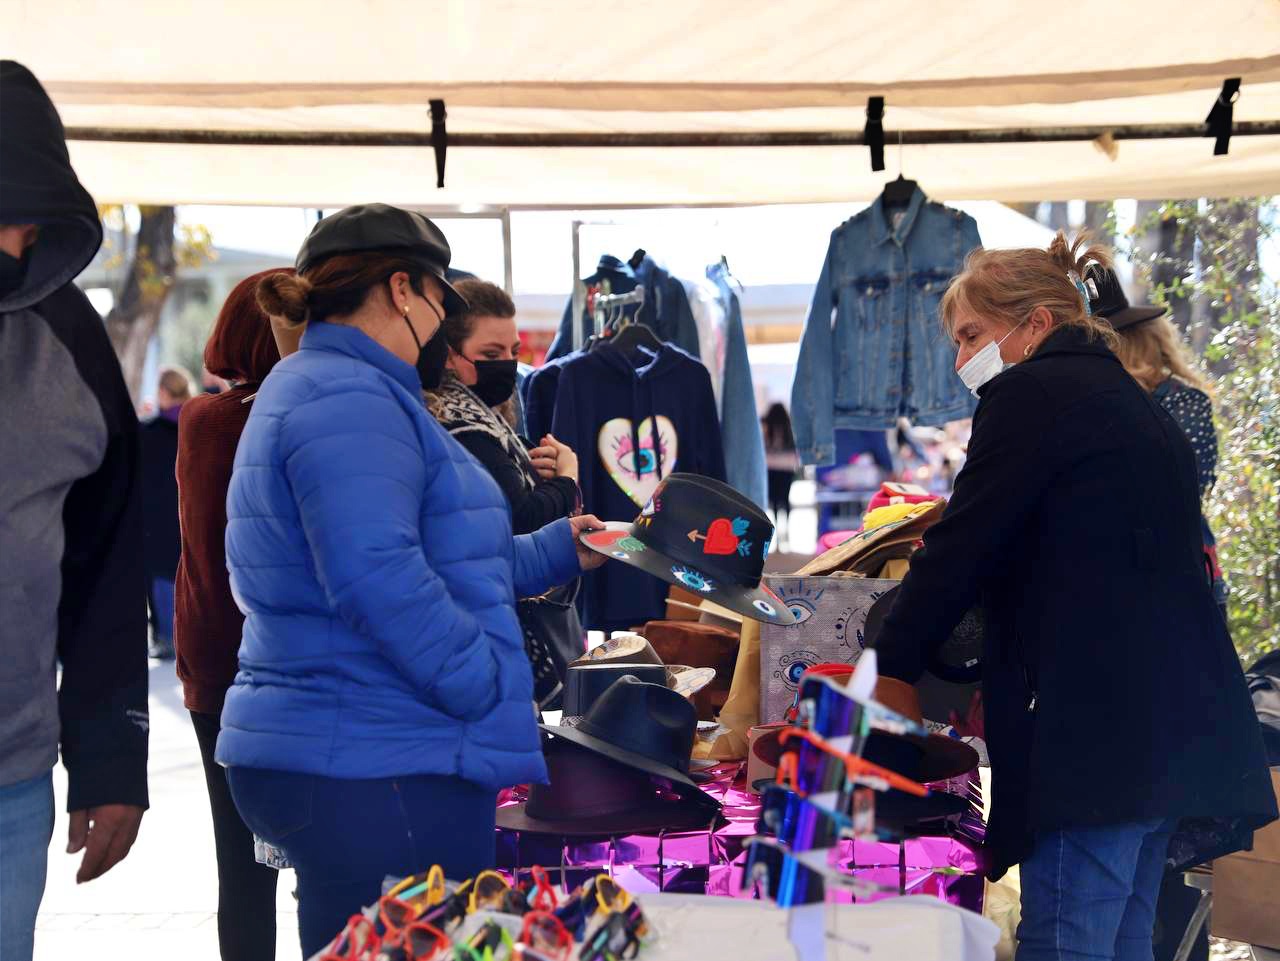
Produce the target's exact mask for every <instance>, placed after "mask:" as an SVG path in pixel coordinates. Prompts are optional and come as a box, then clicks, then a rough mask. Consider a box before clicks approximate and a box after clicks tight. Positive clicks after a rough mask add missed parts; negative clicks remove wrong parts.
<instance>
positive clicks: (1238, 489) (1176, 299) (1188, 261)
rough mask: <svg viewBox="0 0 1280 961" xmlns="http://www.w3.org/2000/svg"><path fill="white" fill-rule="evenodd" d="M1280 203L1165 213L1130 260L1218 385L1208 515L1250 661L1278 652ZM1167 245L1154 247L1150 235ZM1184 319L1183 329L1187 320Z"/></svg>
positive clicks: (1169, 206)
mask: <svg viewBox="0 0 1280 961" xmlns="http://www.w3.org/2000/svg"><path fill="white" fill-rule="evenodd" d="M1278 215H1280V207H1277V204H1276V198H1245V199H1231V200H1215V201H1199V202H1197V201H1178V202H1169V203H1165V204H1161V205H1160V206H1159V207H1158V208H1157V209H1156V210H1155V211H1154V212H1153V213H1152V215H1151V216H1149V217H1147V218H1145V219H1143V220H1142V221H1140V222H1139V223H1138V224H1137V225H1136V226H1135V228H1134V232H1133V240H1134V243H1133V245H1132V249H1131V250H1130V255H1131V257H1132V258H1133V260H1134V262H1135V266H1137V267H1138V268H1139V270H1140V271H1142V272H1143V273H1144V274H1145V276H1146V277H1147V278H1149V279H1151V280H1152V281H1153V283H1152V287H1151V296H1152V298H1153V300H1154V302H1156V303H1160V304H1163V305H1166V306H1168V307H1170V308H1171V310H1173V312H1174V316H1175V317H1176V318H1178V319H1179V320H1180V321H1182V322H1183V323H1184V324H1185V327H1186V333H1187V335H1188V339H1189V341H1190V342H1191V343H1192V344H1193V345H1194V346H1196V347H1198V348H1200V349H1201V350H1202V361H1203V363H1204V366H1205V367H1206V369H1207V372H1208V373H1209V374H1210V376H1211V378H1212V381H1213V385H1214V407H1215V414H1216V422H1217V426H1218V439H1219V448H1220V450H1219V458H1218V483H1217V486H1216V487H1215V488H1214V491H1213V494H1212V496H1211V499H1210V502H1209V504H1208V505H1207V508H1206V513H1207V516H1208V518H1209V523H1210V526H1211V527H1212V528H1213V529H1214V532H1215V533H1216V535H1217V538H1218V550H1219V555H1220V557H1221V560H1222V566H1223V570H1224V572H1225V574H1226V577H1227V582H1228V587H1229V588H1230V592H1231V593H1230V599H1229V602H1228V610H1229V617H1230V622H1231V631H1232V635H1233V637H1234V638H1235V642H1236V648H1237V649H1238V650H1239V652H1240V656H1241V659H1242V660H1243V661H1245V663H1246V664H1248V663H1251V662H1252V661H1253V660H1254V659H1255V658H1256V657H1257V656H1258V655H1259V654H1262V653H1264V652H1266V651H1270V650H1275V649H1277V648H1280V297H1278V296H1277V294H1278V291H1277V280H1278V279H1280V278H1278V277H1277V276H1276V266H1275V262H1274V261H1270V262H1269V261H1268V260H1267V255H1270V256H1271V257H1280V251H1278V250H1277V247H1276V241H1277V240H1278V239H1280V236H1278V229H1280V222H1278V220H1277V216H1278ZM1157 233H1158V234H1160V235H1163V238H1164V242H1162V243H1157V244H1150V243H1145V244H1144V242H1143V241H1144V239H1147V238H1150V237H1151V236H1152V235H1153V234H1157ZM1184 318H1185V320H1184Z"/></svg>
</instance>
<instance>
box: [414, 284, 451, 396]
mask: <svg viewBox="0 0 1280 961" xmlns="http://www.w3.org/2000/svg"><path fill="white" fill-rule="evenodd" d="M428 303H430V301H428ZM431 306H432V309H434V308H435V305H434V304H432V305H431ZM436 313H437V314H439V311H436ZM404 323H405V326H406V327H408V328H409V335H410V336H411V337H412V338H413V342H414V343H415V344H417V345H418V362H417V363H416V364H414V366H415V367H416V368H417V369H418V380H419V381H421V382H422V387H423V389H424V390H435V389H436V388H438V387H439V386H440V384H441V382H442V381H443V380H444V365H445V362H446V361H448V359H449V342H448V341H447V340H445V338H444V318H443V317H441V318H440V326H439V327H437V328H436V332H435V333H434V334H432V335H431V336H430V337H429V338H428V339H427V342H426V343H425V344H424V343H422V341H420V340H418V332H417V331H416V330H414V329H413V324H412V323H410V322H409V315H408V314H405V315H404Z"/></svg>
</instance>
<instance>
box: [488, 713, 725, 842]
mask: <svg viewBox="0 0 1280 961" xmlns="http://www.w3.org/2000/svg"><path fill="white" fill-rule="evenodd" d="M547 740H548V743H547V744H546V745H545V746H544V748H543V752H544V754H545V756H546V759H547V773H548V775H549V783H547V784H531V785H530V786H529V799H528V800H527V801H525V802H524V803H521V804H514V805H508V806H507V807H502V808H499V809H498V812H497V823H498V827H500V828H506V829H507V830H509V831H522V832H526V833H530V834H553V835H560V836H563V837H611V836H615V835H621V834H655V833H658V832H660V831H696V830H705V829H706V828H707V827H708V826H710V825H711V823H712V821H713V820H714V819H715V818H717V817H718V812H717V811H716V810H715V809H714V808H711V807H708V806H706V805H703V804H700V803H695V802H693V801H691V800H689V799H687V798H685V797H682V796H680V795H678V794H675V793H673V792H671V791H668V790H665V789H663V788H661V787H659V786H658V785H656V784H655V783H654V782H653V780H652V779H651V778H650V777H649V775H648V774H646V773H645V772H644V771H641V770H638V769H636V768H633V767H628V766H627V765H625V764H622V763H620V762H618V761H613V760H610V759H609V758H607V757H604V756H602V755H600V754H596V753H594V752H592V751H588V750H585V749H583V748H582V747H579V746H578V745H576V744H572V743H570V742H568V741H559V740H556V739H554V738H548V739H547ZM704 797H705V795H704Z"/></svg>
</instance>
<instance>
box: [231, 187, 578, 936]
mask: <svg viewBox="0 0 1280 961" xmlns="http://www.w3.org/2000/svg"><path fill="white" fill-rule="evenodd" d="M449 259H450V250H449V245H448V242H447V241H446V240H445V238H444V235H443V234H442V233H441V232H440V230H439V228H437V227H436V226H435V224H433V223H432V222H431V221H430V220H428V219H427V218H426V217H424V216H422V215H421V214H418V213H411V212H409V211H405V210H399V209H397V208H395V207H389V206H386V205H384V204H369V205H365V206H359V207H349V208H347V209H345V210H342V211H340V212H338V213H336V214H333V215H332V216H330V217H328V218H326V219H325V220H323V221H321V222H320V223H319V224H317V225H316V226H315V228H314V229H313V230H312V232H311V234H310V236H309V237H308V238H307V240H306V241H305V242H304V244H303V246H302V249H301V250H300V251H299V254H298V258H297V268H298V273H297V276H296V277H293V276H287V275H284V274H279V273H277V274H273V275H271V276H269V277H266V278H264V279H263V280H262V281H260V282H259V284H258V288H257V296H258V303H259V306H261V307H262V309H263V310H264V312H266V313H267V314H268V315H269V316H271V317H273V318H274V317H280V318H283V319H284V321H285V322H287V323H288V324H291V325H294V326H296V325H300V324H304V323H305V324H306V333H305V334H303V336H302V342H301V349H300V350H299V351H298V352H297V353H296V354H293V355H292V356H290V357H288V358H286V359H285V360H282V361H281V362H280V363H279V364H277V365H276V367H275V369H274V370H272V372H271V373H270V374H269V375H268V376H267V378H266V380H265V381H264V382H263V384H262V387H261V388H260V389H259V390H258V393H257V396H256V397H255V399H254V402H253V404H252V410H251V411H250V413H249V419H248V422H247V423H246V425H245V429H244V433H243V434H242V435H241V438H240V445H239V449H238V450H237V453H236V460H235V467H234V470H233V473H232V476H231V485H230V488H229V491H228V495H227V538H226V545H227V567H228V570H229V571H230V578H231V589H232V592H233V594H234V596H235V598H236V601H237V604H238V605H239V606H240V609H241V611H243V612H244V614H245V625H244V631H243V640H242V642H241V646H240V671H239V673H238V674H237V675H236V679H235V683H234V684H233V685H232V688H231V690H230V691H229V692H228V693H227V697H226V703H225V706H224V708H223V712H222V731H221V733H220V734H219V736H218V748H217V754H216V760H217V761H218V763H220V764H222V765H224V766H226V768H227V779H228V782H229V784H230V786H231V795H232V797H233V798H234V799H235V802H236V807H237V809H238V810H239V811H240V814H241V816H242V817H243V818H244V821H245V824H246V825H248V827H249V829H250V830H251V831H253V832H254V833H255V834H256V835H258V836H259V837H261V838H262V839H263V840H265V841H267V842H268V843H270V844H272V845H274V846H276V847H278V848H279V849H281V850H282V851H283V852H284V855H285V856H286V857H287V858H288V859H289V861H290V863H291V864H292V865H293V866H294V869H295V871H296V872H297V881H298V927H299V934H300V940H301V942H302V954H303V956H304V957H310V956H311V955H312V954H314V953H316V952H317V951H319V950H320V949H322V948H323V947H324V946H325V945H326V944H327V943H328V942H329V941H330V940H331V939H332V938H334V937H335V936H336V935H337V934H338V933H339V932H340V930H341V929H342V927H343V925H344V924H345V922H346V921H347V919H348V918H349V917H350V916H351V913H352V911H353V910H356V909H357V908H358V906H359V905H364V904H370V903H371V902H373V901H375V900H376V899H377V898H378V896H379V894H380V892H381V887H382V880H383V878H384V877H386V876H387V875H389V874H401V875H406V874H410V873H412V872H415V871H419V870H421V869H422V868H423V867H424V866H425V865H432V864H439V865H441V867H442V868H443V870H444V872H445V875H446V876H447V877H450V878H466V877H471V876H473V875H474V874H475V873H477V872H478V871H480V870H482V869H484V868H488V867H491V866H492V865H493V863H494V859H495V849H494V845H495V841H494V837H495V835H494V814H495V805H496V800H497V791H498V789H499V788H501V787H504V786H507V785H512V784H520V783H527V782H529V781H534V780H541V779H545V778H546V776H547V773H546V765H545V762H544V761H543V757H542V752H541V749H540V741H539V732H538V727H537V723H536V718H535V715H534V711H533V677H532V673H531V671H530V668H529V662H528V659H527V657H526V656H525V652H524V643H523V637H522V634H521V630H520V625H519V622H518V621H517V618H516V611H515V599H516V597H518V596H519V597H525V596H535V595H538V594H541V593H543V592H544V591H546V590H548V589H549V588H551V587H553V586H555V585H557V584H562V583H565V582H566V581H569V580H571V579H572V578H574V577H577V576H578V575H579V574H581V572H582V570H583V568H584V566H597V564H598V563H599V561H597V560H596V558H601V560H603V556H602V555H596V554H595V552H593V551H589V550H588V549H587V548H585V547H583V546H582V545H581V544H579V542H578V534H579V533H580V532H582V531H585V530H591V529H596V528H599V527H601V526H602V525H601V524H600V522H599V521H598V520H597V519H596V518H594V517H591V516H589V515H583V516H579V517H575V518H572V519H563V518H562V519H561V520H558V521H556V522H555V523H553V524H550V525H548V526H547V527H544V528H542V529H541V530H538V531H535V532H534V533H532V534H528V535H523V536H520V537H514V538H513V537H512V533H511V523H510V512H509V508H508V506H507V504H506V501H505V499H504V498H503V496H502V493H501V491H500V490H499V489H498V486H497V485H496V484H495V483H493V482H492V480H491V479H490V478H489V476H488V474H487V473H486V472H485V471H484V469H483V468H482V467H481V466H480V465H479V464H478V463H477V462H476V460H475V458H473V457H471V455H470V454H468V453H467V452H466V450H465V449H464V448H463V447H462V446H461V445H459V444H458V443H457V441H455V440H454V439H453V438H452V437H450V436H449V434H448V432H447V431H445V430H444V428H443V427H441V426H440V425H439V424H438V423H437V422H436V421H435V419H434V418H432V417H431V416H430V415H429V414H428V413H427V409H426V405H425V403H424V401H423V396H422V391H423V389H424V388H425V389H428V390H434V389H435V388H437V387H439V386H440V382H441V378H442V377H443V375H444V370H445V365H446V362H447V360H448V353H449V345H448V342H447V341H446V339H445V332H444V328H443V326H442V321H443V319H444V318H445V316H447V315H449V314H453V313H458V312H460V311H463V310H465V309H466V308H467V304H466V302H465V301H463V300H462V298H461V297H459V296H458V295H457V293H456V292H455V291H454V290H453V289H452V288H451V287H450V286H449V285H448V284H447V283H446V282H445V281H444V280H443V277H444V271H445V269H446V268H447V267H448V265H449ZM591 555H595V556H594V557H593V556H591Z"/></svg>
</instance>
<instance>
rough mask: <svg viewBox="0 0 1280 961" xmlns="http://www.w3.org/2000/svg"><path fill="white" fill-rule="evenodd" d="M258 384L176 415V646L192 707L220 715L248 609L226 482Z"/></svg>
mask: <svg viewBox="0 0 1280 961" xmlns="http://www.w3.org/2000/svg"><path fill="white" fill-rule="evenodd" d="M255 389H256V388H243V387H241V388H235V389H232V390H229V391H226V392H224V393H221V394H201V395H200V396H199V397H196V398H194V399H192V400H190V401H188V402H187V403H186V404H184V405H183V407H182V414H181V415H180V416H179V418H178V467H177V471H178V521H179V524H180V525H181V529H182V558H181V560H180V561H179V562H178V576H177V580H176V582H175V585H174V622H173V646H174V647H175V648H176V650H177V654H178V679H179V680H181V681H182V689H183V699H184V701H185V703H186V705H187V708H188V709H189V710H192V711H197V712H199V713H201V714H221V713H222V700H223V698H224V697H225V696H226V693H227V689H228V688H230V687H231V682H232V681H233V680H234V679H235V676H236V670H237V667H238V654H239V651H240V632H241V629H242V628H243V627H244V616H243V615H242V614H241V613H240V610H239V609H238V608H237V607H236V602H235V601H234V600H233V599H232V597H231V583H230V581H229V580H228V578H227V556H226V549H225V546H224V537H225V535H226V530H227V488H228V487H229V486H230V485H231V466H232V463H233V462H234V461H235V456H236V445H237V444H238V443H239V442H240V433H241V432H242V431H243V430H244V425H245V422H246V421H247V420H248V419H249V411H250V409H251V408H252V406H253V405H252V403H248V404H246V403H244V401H245V399H246V398H248V397H249V396H250V395H251V394H252V393H253V391H254V390H255Z"/></svg>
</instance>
